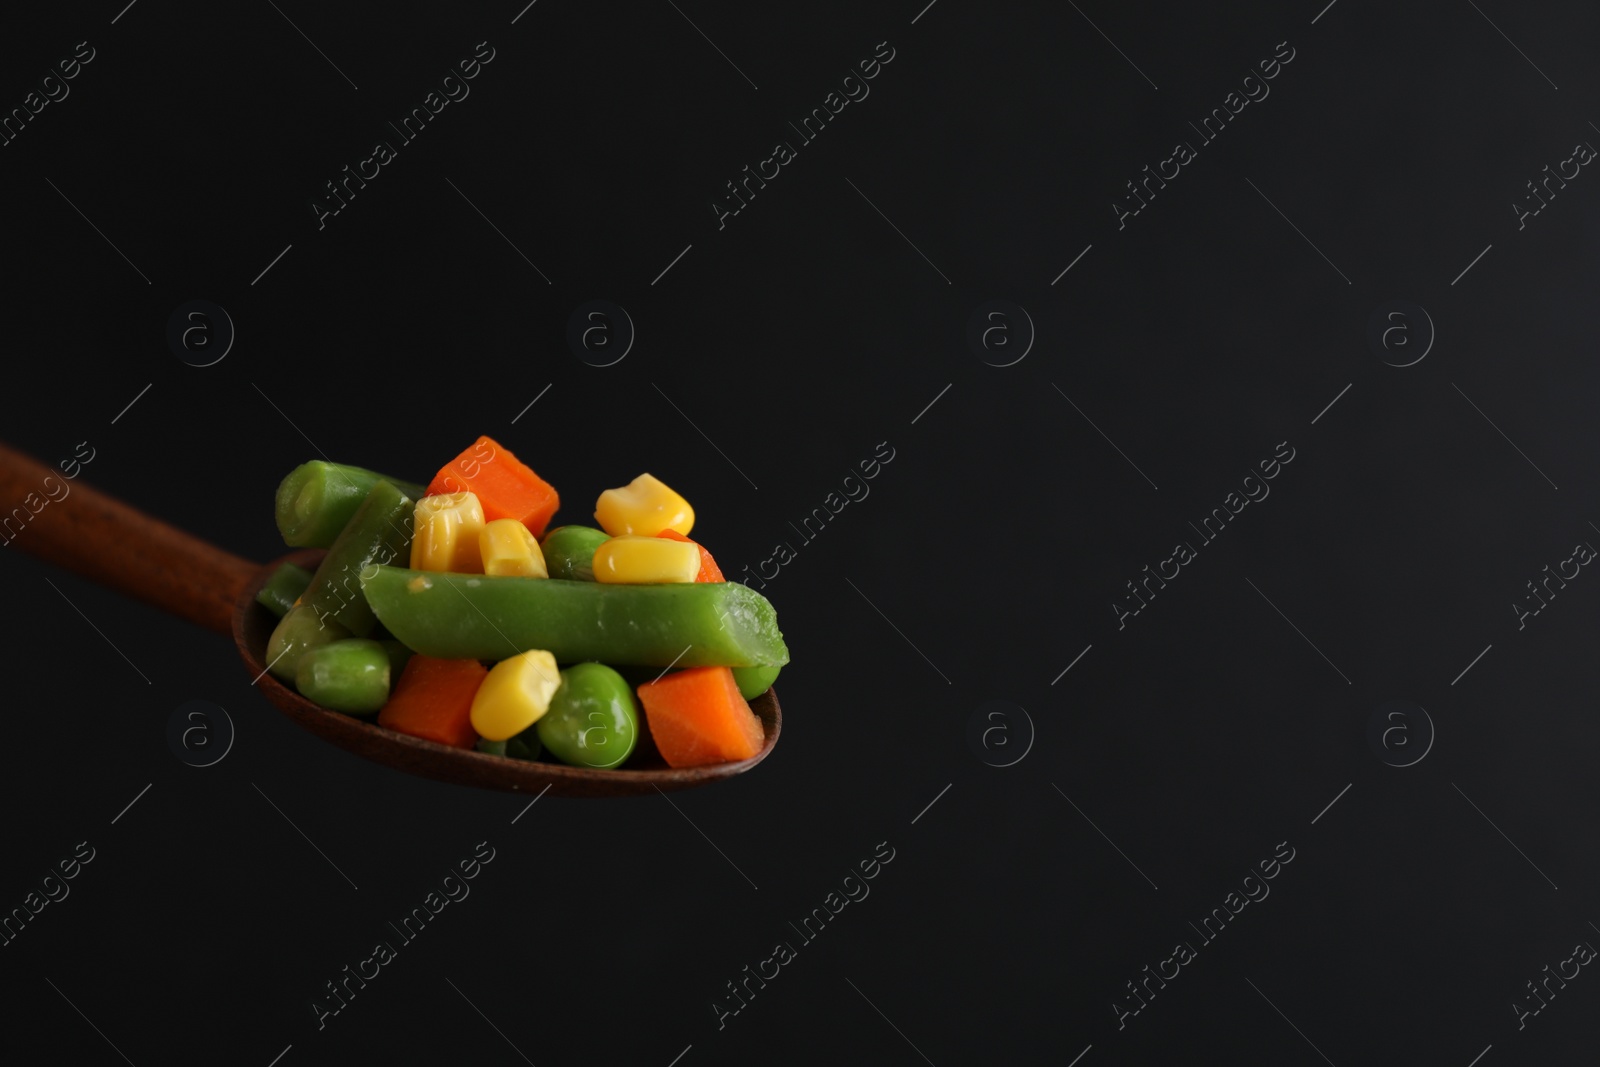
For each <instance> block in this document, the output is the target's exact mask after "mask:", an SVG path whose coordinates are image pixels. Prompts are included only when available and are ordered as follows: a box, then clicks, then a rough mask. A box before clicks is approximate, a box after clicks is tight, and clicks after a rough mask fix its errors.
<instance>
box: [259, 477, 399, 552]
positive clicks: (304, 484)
mask: <svg viewBox="0 0 1600 1067" xmlns="http://www.w3.org/2000/svg"><path fill="white" fill-rule="evenodd" d="M382 481H386V482H389V483H390V484H391V485H393V486H394V487H395V488H397V489H399V490H400V491H401V492H402V493H404V494H405V495H406V496H409V497H410V498H411V499H413V500H417V499H419V498H421V496H422V495H423V493H424V491H425V490H424V489H423V488H422V486H420V485H414V484H412V483H411V482H405V481H401V480H400V479H398V478H390V477H389V476H388V475H384V474H378V473H376V472H374V471H369V470H367V469H365V468H363V467H350V466H346V465H345V464H342V463H327V462H324V461H323V460H320V459H314V460H312V461H311V462H310V463H302V464H300V466H298V467H296V468H295V469H294V470H292V471H290V472H289V473H288V475H287V476H285V477H284V479H283V481H282V482H280V483H279V484H278V495H277V500H276V510H277V518H278V532H279V533H281V534H282V535H283V540H284V543H285V544H289V545H293V546H295V547H296V548H327V547H328V546H329V545H331V544H333V542H334V540H335V539H336V538H338V536H339V532H340V531H341V530H343V529H344V528H345V526H346V525H347V524H348V523H349V522H350V517H351V516H352V515H354V514H355V513H356V509H357V508H359V507H360V506H361V502H362V501H363V500H365V499H366V498H367V494H368V493H370V492H372V487H373V486H375V485H377V484H378V483H379V482H382Z"/></svg>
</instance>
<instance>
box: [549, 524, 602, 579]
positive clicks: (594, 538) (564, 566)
mask: <svg viewBox="0 0 1600 1067" xmlns="http://www.w3.org/2000/svg"><path fill="white" fill-rule="evenodd" d="M610 539H611V535H610V534H608V533H606V532H605V531H604V530H596V529H595V528H594V527H593V526H557V527H556V528H555V529H554V530H551V531H550V532H549V533H547V534H545V535H544V543H543V544H542V545H540V546H539V547H540V548H541V549H543V551H544V564H545V567H546V568H547V569H548V570H549V571H550V577H552V578H569V579H572V580H573V581H579V582H592V581H594V550H595V549H597V548H599V547H600V544H601V542H603V541H609V540H610Z"/></svg>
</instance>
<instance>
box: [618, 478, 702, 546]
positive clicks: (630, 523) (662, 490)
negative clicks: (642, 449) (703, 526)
mask: <svg viewBox="0 0 1600 1067" xmlns="http://www.w3.org/2000/svg"><path fill="white" fill-rule="evenodd" d="M594 517H595V521H596V522H598V523H599V524H600V528H601V529H602V530H604V531H605V532H606V533H608V534H610V535H611V536H613V537H620V536H622V535H623V534H640V535H641V536H644V537H654V536H655V535H656V534H658V533H660V532H661V531H662V530H676V531H678V532H679V533H681V534H683V536H685V537H688V536H689V531H690V530H691V529H692V528H693V527H694V508H691V507H690V506H689V502H688V501H687V500H685V499H683V497H681V496H679V495H678V494H677V493H675V492H673V491H672V490H671V489H670V488H669V487H668V486H667V485H666V483H665V482H663V481H662V480H661V479H659V478H657V477H656V476H655V475H653V474H641V475H639V477H637V478H635V479H634V480H633V481H631V482H629V483H628V484H627V485H625V486H623V487H622V488H620V489H607V490H606V491H605V492H603V493H601V494H600V499H599V500H596V501H595V503H594Z"/></svg>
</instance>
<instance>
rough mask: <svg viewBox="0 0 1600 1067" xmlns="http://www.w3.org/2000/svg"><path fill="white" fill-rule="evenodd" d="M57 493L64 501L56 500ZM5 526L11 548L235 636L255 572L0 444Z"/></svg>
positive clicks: (251, 566)
mask: <svg viewBox="0 0 1600 1067" xmlns="http://www.w3.org/2000/svg"><path fill="white" fill-rule="evenodd" d="M46 478H49V479H51V481H50V482H49V483H48V488H47V483H46V482H45V479H46ZM60 487H65V492H66V495H65V496H62V497H61V499H59V500H53V499H51V496H60V495H61V493H62V492H63V489H62V488H60ZM29 494H33V495H32V498H31V499H30V497H29ZM41 501H43V502H44V503H43V506H42V507H39V503H40V502H41ZM30 504H31V505H32V506H29V505H30ZM34 507H39V510H38V512H37V513H35V512H34V510H33V508H34ZM23 516H26V520H25V521H23ZM7 518H10V519H12V520H13V521H12V523H11V525H10V526H7V527H6V536H14V538H15V539H14V540H12V541H10V542H9V547H11V548H13V549H16V550H17V551H19V552H26V553H28V554H29V555H31V556H35V557H37V558H39V559H42V560H45V561H46V562H49V563H53V564H55V565H56V566H58V567H61V568H63V569H65V570H69V571H72V572H73V573H74V574H80V575H82V576H83V577H85V578H88V579H89V580H91V581H94V582H97V583H99V584H100V585H103V586H106V587H108V588H110V589H115V590H117V591H118V592H120V593H125V594H127V595H128V596H130V597H133V598H134V599H135V600H141V601H143V602H144V603H146V604H150V605H151V606H153V607H158V608H161V609H162V610H164V611H167V612H170V613H171V614H173V615H177V616H179V617H180V618H184V619H188V620H189V621H190V622H192V623H195V624H197V625H199V626H203V627H205V628H206V629H208V630H212V631H215V632H216V633H220V634H226V633H230V632H231V631H232V629H233V613H234V606H235V605H236V604H237V603H238V600H239V592H240V590H242V589H244V587H245V586H246V585H248V584H250V581H251V579H252V578H253V577H254V576H255V573H256V570H257V565H256V564H254V563H251V562H250V561H249V560H245V559H241V558H239V557H238V556H235V555H233V554H232V553H231V552H224V551H223V550H222V549H220V548H217V547H216V546H215V545H212V544H209V543H207V542H205V541H202V540H200V539H199V538H198V537H194V536H192V535H190V534H187V533H184V532H183V531H182V530H179V529H177V528H176V527H172V526H168V525H167V524H166V523H164V522H162V521H160V520H159V519H155V518H152V517H151V516H149V515H146V514H145V513H144V512H142V511H139V510H138V509H136V508H132V507H129V506H128V505H127V504H124V503H122V502H121V501H120V500H117V499H116V498H114V497H111V496H107V495H106V494H105V493H102V492H100V491H99V490H97V489H94V488H93V487H92V486H89V485H86V484H84V482H83V479H82V478H81V477H79V478H76V479H67V478H66V477H65V476H64V475H63V474H62V472H61V471H58V470H55V469H53V468H50V467H47V466H45V465H44V464H42V463H40V462H38V461H37V460H35V459H33V458H31V457H29V456H26V455H23V454H22V453H21V452H18V451H17V450H16V449H14V448H11V447H9V446H7V445H5V444H0V523H3V522H4V520H5V519H7ZM18 527H20V529H18Z"/></svg>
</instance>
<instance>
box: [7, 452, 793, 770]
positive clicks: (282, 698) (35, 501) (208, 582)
mask: <svg viewBox="0 0 1600 1067" xmlns="http://www.w3.org/2000/svg"><path fill="white" fill-rule="evenodd" d="M47 478H48V479H50V481H49V482H48V483H47V482H46V481H45V479H47ZM63 488H65V490H66V491H67V495H66V496H64V497H63V496H61V494H62V492H63ZM29 494H32V496H31V498H30V496H29ZM54 497H60V499H52V498H54ZM40 502H43V506H42V507H41V508H40V510H38V511H37V513H35V511H34V507H36V506H39V504H40ZM13 505H14V507H15V509H16V510H15V511H0V522H3V521H5V520H7V519H9V520H10V522H9V523H8V524H7V525H6V526H5V527H4V529H3V532H0V538H7V537H9V538H14V540H13V541H11V542H10V543H11V544H12V545H14V546H15V547H16V548H18V549H21V550H22V551H24V552H27V553H28V554H29V555H32V556H36V557H38V558H39V559H42V560H46V561H47V562H50V563H54V564H56V565H57V566H59V567H62V568H65V569H66V570H69V571H72V572H74V573H76V574H80V575H82V576H83V577H85V578H88V579H90V580H91V581H94V582H98V583H99V584H101V585H104V586H107V587H109V588H112V589H116V590H118V591H119V592H122V593H125V594H127V595H128V596H131V597H133V598H134V599H136V600H142V601H144V602H145V603H147V604H150V605H152V606H154V607H158V608H161V609H162V610H164V611H167V612H170V613H172V614H173V615H177V616H179V617H180V618H184V619H187V620H189V621H190V622H192V623H195V624H196V625H198V626H203V627H205V628H206V629H208V630H212V631H215V632H216V633H220V634H232V635H233V639H234V644H235V645H237V646H238V649H239V656H240V658H242V659H243V660H244V665H245V669H246V670H247V671H248V672H249V676H250V677H251V678H254V679H256V681H255V682H254V683H253V684H254V686H255V688H257V689H259V690H261V692H262V693H263V694H265V696H266V698H267V699H268V700H270V701H272V703H273V704H275V705H277V707H278V710H279V711H281V712H283V713H284V714H285V715H287V716H288V717H289V718H291V719H293V720H294V721H295V722H296V723H297V724H299V725H300V726H301V727H303V728H305V729H306V730H309V731H310V732H311V733H314V734H316V735H317V736H318V737H320V738H322V739H323V740H324V741H328V742H331V743H332V744H335V745H338V746H339V747H340V748H342V749H345V750H346V751H349V752H353V753H355V754H356V755H358V756H361V757H362V758H364V759H369V760H372V761H373V762H374V763H382V764H385V765H386V766H389V767H393V768H395V769H397V770H400V771H404V772H405V773H407V774H415V775H419V776H421V777H423V778H432V779H435V780H436V781H441V782H454V783H456V784H457V785H470V786H476V787H478V788H480V789H504V790H509V791H511V792H517V793H541V794H542V793H543V792H545V791H548V792H550V793H551V794H552V795H554V796H567V797H605V796H631V795H634V794H637V793H649V792H651V791H652V790H663V791H665V790H669V789H687V788H690V787H691V786H697V785H706V784H707V783H710V782H715V781H718V780H720V779H723V778H731V777H733V776H734V775H736V774H742V773H744V772H745V771H747V770H749V769H750V768H751V767H754V766H755V765H756V764H758V763H760V762H761V761H762V760H763V759H765V758H766V757H767V753H769V752H771V751H772V747H773V746H774V745H776V744H777V743H778V734H779V732H780V731H781V730H782V729H783V713H782V711H781V710H780V709H779V707H778V698H777V694H776V693H775V692H774V691H773V690H771V689H769V690H767V691H766V692H765V693H763V694H762V695H761V696H759V697H757V698H755V699H754V700H752V701H751V702H750V708H751V710H753V711H754V712H755V713H756V715H757V716H759V717H760V719H761V725H762V726H763V727H764V728H765V729H766V741H765V743H763V745H762V747H761V751H760V752H757V753H756V754H755V755H754V756H752V757H750V758H749V759H747V760H738V761H736V762H732V763H718V764H713V765H711V766H708V767H686V768H682V769H673V768H671V767H668V766H667V765H666V764H665V762H663V761H662V759H661V756H660V754H659V753H657V752H656V751H655V749H654V746H653V745H651V744H650V743H649V739H648V735H646V736H644V737H641V738H640V744H639V747H638V749H636V750H635V752H634V754H633V755H632V756H631V757H630V758H629V761H628V766H627V767H626V768H622V769H618V770H597V769H593V768H589V767H571V766H568V765H566V764H564V763H545V762H536V761H528V760H516V759H508V758H506V757H503V756H490V755H487V754H485V753H482V752H475V751H471V750H468V749H460V748H452V747H450V746H449V745H441V744H437V743H435V742H433V741H424V740H422V739H421V738H416V737H410V736H408V735H406V734H401V733H396V732H394V731H393V730H386V729H384V728H383V727H381V726H378V725H376V724H375V723H372V722H370V721H367V720H363V719H357V718H354V717H352V716H349V715H343V714H340V713H339V712H336V711H328V710H326V709H324V708H320V707H318V706H317V705H315V704H313V703H311V701H309V700H307V699H305V698H304V697H302V696H301V695H300V694H299V693H297V692H295V691H294V690H293V689H291V688H289V687H288V686H285V685H284V684H282V683H281V682H279V681H278V680H277V679H276V678H274V677H273V676H272V675H270V674H267V673H266V658H265V652H266V647H267V638H268V637H270V636H271V634H272V629H273V626H274V625H275V624H276V622H277V620H276V618H275V617H274V616H273V614H272V613H271V612H270V611H268V610H267V609H266V608H264V607H262V606H261V605H259V604H257V603H256V601H255V597H256V593H257V592H258V591H260V589H261V587H262V586H263V585H265V584H266V581H267V579H268V578H270V577H271V576H272V574H273V572H274V571H276V570H277V569H278V567H279V565H280V564H283V563H298V564H299V565H300V566H302V567H305V568H306V569H308V570H315V569H316V565H317V563H318V562H319V561H320V560H321V559H322V555H323V553H322V550H321V549H303V550H301V551H299V552H291V553H290V554H288V555H287V556H284V557H283V558H282V559H278V560H275V561H273V562H272V563H269V564H267V565H266V566H261V565H259V564H256V563H251V562H250V561H249V560H245V559H240V558H239V557H238V556H235V555H233V554H232V553H229V552H225V551H223V550H222V549H220V548H217V547H216V546H215V545H211V544H208V543H206V542H205V541H202V540H200V539H199V538H197V537H194V536H192V535H190V534H187V533H185V532H183V531H182V530H179V529H177V528H176V527H173V526H169V525H167V524H166V523H164V522H161V521H160V520H158V519H155V518H152V517H151V516H149V515H146V514H144V513H143V512H141V511H139V510H137V509H135V508H132V507H129V506H128V505H127V504H124V503H122V502H121V501H120V500H117V499H115V498H114V497H111V496H108V495H106V494H104V493H101V492H98V491H96V490H94V489H91V488H90V487H89V486H87V485H84V484H83V483H82V482H80V481H75V480H68V479H67V478H65V477H63V476H62V474H61V472H59V471H55V470H52V469H51V468H49V467H46V466H44V465H43V464H41V463H38V462H36V461H35V460H33V459H31V458H29V457H28V456H25V455H23V454H22V453H20V452H17V451H15V450H14V449H12V448H9V447H7V446H6V445H4V444H0V508H5V507H8V506H13ZM23 515H26V516H28V519H27V521H26V522H25V523H23V524H22V525H21V529H20V531H19V530H17V529H16V527H17V525H18V519H20V517H21V516H23ZM642 725H643V721H642V716H641V726H642Z"/></svg>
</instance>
